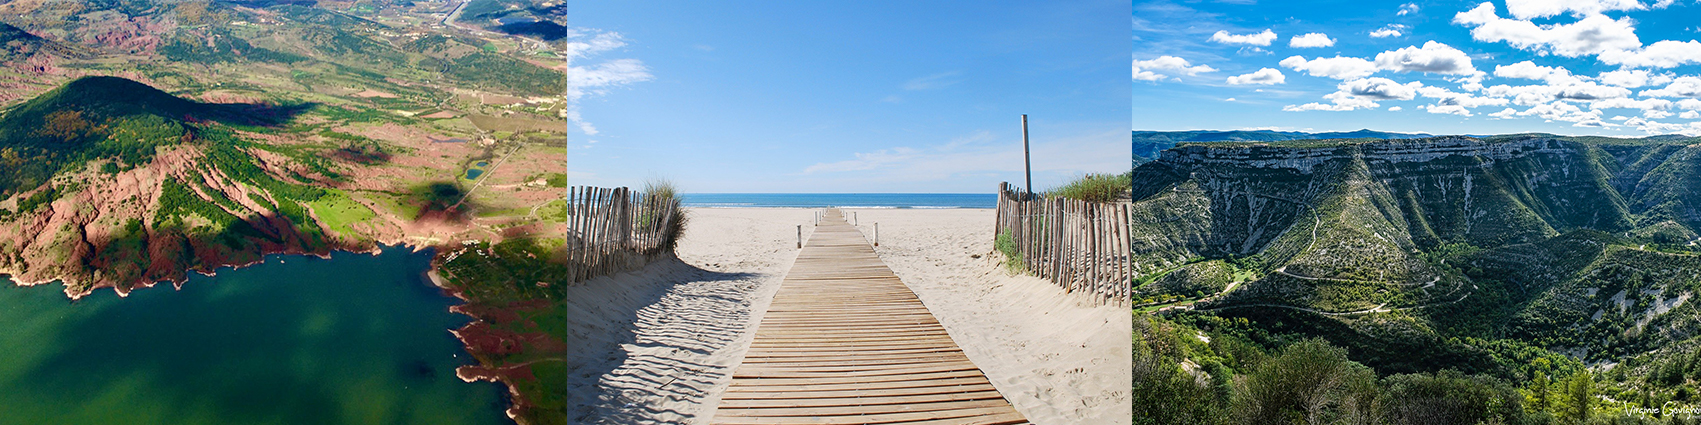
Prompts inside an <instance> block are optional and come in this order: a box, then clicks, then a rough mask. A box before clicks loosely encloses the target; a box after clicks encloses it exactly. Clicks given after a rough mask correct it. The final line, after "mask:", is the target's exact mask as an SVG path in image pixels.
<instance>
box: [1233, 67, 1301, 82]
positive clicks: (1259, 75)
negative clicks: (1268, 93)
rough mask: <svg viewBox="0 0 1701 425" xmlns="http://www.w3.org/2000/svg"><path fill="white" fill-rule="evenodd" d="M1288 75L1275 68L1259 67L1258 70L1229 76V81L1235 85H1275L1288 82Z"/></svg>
mask: <svg viewBox="0 0 1701 425" xmlns="http://www.w3.org/2000/svg"><path fill="white" fill-rule="evenodd" d="M1287 80H1288V79H1287V76H1285V75H1282V71H1278V70H1276V69H1275V68H1264V69H1259V70H1258V71H1256V72H1253V73H1250V74H1244V75H1236V76H1232V77H1228V83H1229V84H1234V85H1237V86H1238V85H1246V84H1263V85H1275V84H1281V83H1285V82H1287Z"/></svg>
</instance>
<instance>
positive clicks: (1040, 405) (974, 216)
mask: <svg viewBox="0 0 1701 425" xmlns="http://www.w3.org/2000/svg"><path fill="white" fill-rule="evenodd" d="M857 212H858V215H859V219H860V220H859V221H860V222H861V224H862V229H863V231H864V234H865V235H872V227H873V223H874V222H879V223H880V232H881V235H880V239H881V240H880V241H881V246H880V247H879V248H878V252H879V253H880V256H881V258H882V259H883V260H885V261H886V263H887V264H888V265H889V266H891V268H892V270H893V271H894V272H896V273H897V274H898V276H899V277H901V278H902V279H903V280H904V282H905V283H906V284H907V285H909V286H910V288H911V289H912V290H914V291H915V292H916V294H917V296H919V297H920V298H921V300H922V302H923V303H925V304H926V305H927V307H928V309H930V310H931V311H933V313H934V315H935V316H938V318H939V321H940V323H941V324H943V325H944V326H945V328H946V330H947V332H949V333H950V335H951V337H952V338H953V339H954V340H956V342H957V344H958V345H961V346H962V348H963V351H964V352H965V353H966V354H967V355H968V357H969V359H970V360H972V361H974V363H975V364H976V365H977V366H979V367H980V368H981V369H982V370H983V371H985V373H986V375H987V377H988V378H989V379H990V380H991V381H992V382H993V385H994V386H995V387H997V388H998V389H999V391H1000V392H1002V393H1004V396H1005V397H1006V398H1008V399H1009V400H1010V402H1011V403H1012V404H1013V405H1015V407H1016V409H1017V410H1018V411H1021V412H1022V414H1024V415H1026V416H1027V417H1028V418H1029V420H1031V421H1033V422H1034V423H1037V424H1087V423H1090V424H1123V423H1129V422H1130V421H1131V420H1130V415H1131V414H1132V404H1131V398H1130V389H1131V383H1130V373H1131V370H1130V364H1129V359H1130V358H1131V354H1132V350H1131V348H1130V341H1129V338H1130V323H1129V320H1130V316H1129V313H1128V311H1127V310H1126V309H1123V308H1116V307H1094V306H1092V305H1090V304H1087V303H1084V302H1082V300H1081V299H1079V298H1078V297H1075V296H1072V295H1069V294H1065V293H1063V291H1062V290H1061V289H1060V288H1058V287H1057V286H1056V285H1053V284H1051V283H1049V282H1046V281H1043V280H1040V279H1037V278H1033V277H1028V276H1014V277H1013V276H1007V275H1005V274H1004V273H1003V272H1002V271H1000V269H999V268H998V266H997V264H996V263H995V262H994V260H992V259H991V257H992V256H990V255H988V254H990V252H991V251H992V224H993V214H994V213H993V211H992V210H968V209H962V210H908V209H906V210H890V209H887V210H857ZM814 213H815V211H814V210H806V209H772V208H741V209H718V208H717V209H690V212H689V216H690V222H689V225H688V228H687V231H686V236H685V238H684V240H683V241H682V242H681V244H680V247H679V250H678V253H679V260H667V261H662V262H658V263H656V264H652V265H650V266H649V267H647V268H646V269H644V270H642V271H638V272H633V273H625V274H620V275H616V276H613V277H605V278H598V279H594V280H592V281H590V282H587V283H586V284H585V285H582V286H578V287H574V288H570V289H569V290H568V297H569V303H570V304H571V305H570V306H569V310H568V311H569V321H570V323H569V326H568V333H569V341H568V342H569V344H568V345H569V353H568V359H569V369H570V376H569V377H568V379H569V385H570V388H571V389H570V394H571V395H570V396H569V397H570V398H569V404H568V409H569V412H570V414H571V415H573V417H574V418H575V420H576V421H577V422H580V423H618V424H636V423H667V424H675V423H690V424H700V423H706V422H707V421H708V420H709V417H708V416H709V415H711V414H712V412H714V407H715V406H716V405H717V404H719V402H720V395H721V393H722V392H724V391H725V390H726V388H727V386H728V384H729V383H730V381H731V373H732V370H733V368H735V367H736V366H737V365H738V362H739V361H740V360H741V359H742V358H743V356H744V353H745V351H747V348H748V347H749V345H750V341H751V339H752V338H753V334H754V333H753V332H751V330H753V329H754V328H755V326H756V324H757V323H759V322H760V321H761V317H762V314H763V313H764V312H765V311H766V310H767V307H768V304H769V303H770V302H771V301H772V299H773V294H774V291H776V290H778V289H779V284H780V281H781V280H782V279H783V278H784V276H785V272H786V271H787V269H789V268H790V267H791V264H792V261H793V260H794V259H795V258H796V256H797V248H796V232H797V227H796V226H797V225H800V224H801V225H803V231H804V236H805V237H808V235H809V232H811V231H812V230H813V226H812V225H811V224H812V222H813V218H814ZM974 255H979V256H980V258H974V257H973V256H974Z"/></svg>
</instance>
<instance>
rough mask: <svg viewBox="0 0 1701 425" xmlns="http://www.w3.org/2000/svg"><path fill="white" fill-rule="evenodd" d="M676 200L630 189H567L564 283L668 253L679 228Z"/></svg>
mask: <svg viewBox="0 0 1701 425" xmlns="http://www.w3.org/2000/svg"><path fill="white" fill-rule="evenodd" d="M683 218H684V217H681V216H680V209H679V199H678V198H673V197H656V196H650V195H648V194H644V193H639V192H634V191H632V190H631V189H628V188H624V187H620V188H612V189H609V188H599V187H590V186H577V187H571V188H568V190H567V250H566V253H565V255H566V257H567V284H569V285H572V284H575V283H579V282H583V281H586V280H590V279H591V278H594V277H597V276H605V275H609V274H613V273H618V272H621V271H626V270H634V269H637V268H640V267H643V266H644V265H646V264H649V262H650V261H652V260H655V259H657V258H660V257H662V256H665V255H672V254H673V248H674V246H675V245H676V243H677V242H678V240H679V236H680V235H679V232H680V229H681V228H682V227H683V226H681V225H680V220H682V219H683Z"/></svg>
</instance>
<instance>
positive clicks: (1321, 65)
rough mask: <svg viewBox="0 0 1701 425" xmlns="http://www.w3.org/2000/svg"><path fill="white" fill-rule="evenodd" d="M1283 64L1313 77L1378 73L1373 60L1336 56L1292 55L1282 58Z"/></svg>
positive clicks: (1338, 78)
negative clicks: (1310, 57) (1309, 58)
mask: <svg viewBox="0 0 1701 425" xmlns="http://www.w3.org/2000/svg"><path fill="white" fill-rule="evenodd" d="M1279 64H1280V65H1281V66H1283V67H1286V68H1288V69H1292V70H1295V71H1301V72H1304V73H1306V74H1311V76H1313V77H1326V78H1334V79H1337V80H1354V79H1359V78H1364V77H1369V76H1370V74H1375V73H1376V64H1375V63H1372V62H1371V61H1368V60H1364V59H1359V58H1351V57H1342V56H1336V57H1333V58H1317V59H1312V60H1309V61H1308V60H1305V57H1302V56H1292V57H1289V58H1287V59H1282V61H1281V62H1280V63H1279Z"/></svg>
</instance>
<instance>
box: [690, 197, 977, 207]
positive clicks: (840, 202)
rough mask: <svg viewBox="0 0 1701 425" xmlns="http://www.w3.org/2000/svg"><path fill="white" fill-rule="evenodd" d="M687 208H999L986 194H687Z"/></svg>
mask: <svg viewBox="0 0 1701 425" xmlns="http://www.w3.org/2000/svg"><path fill="white" fill-rule="evenodd" d="M682 197H683V200H682V202H681V203H682V204H683V205H685V206H687V207H706V208H717V207H719V208H752V207H754V208H826V207H840V208H995V207H997V206H998V195H995V194H990V193H986V194H982V193H687V194H683V195H682Z"/></svg>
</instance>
